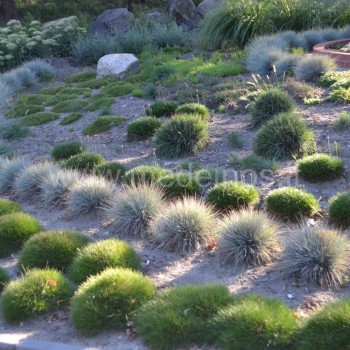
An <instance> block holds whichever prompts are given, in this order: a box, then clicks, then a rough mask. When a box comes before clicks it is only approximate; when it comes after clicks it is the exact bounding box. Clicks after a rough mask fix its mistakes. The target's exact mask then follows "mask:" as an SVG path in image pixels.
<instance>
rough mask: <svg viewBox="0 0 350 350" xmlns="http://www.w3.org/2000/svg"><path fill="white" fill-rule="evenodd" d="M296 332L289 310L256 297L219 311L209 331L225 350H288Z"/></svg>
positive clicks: (272, 300) (238, 301) (241, 299)
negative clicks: (214, 334)
mask: <svg viewBox="0 0 350 350" xmlns="http://www.w3.org/2000/svg"><path fill="white" fill-rule="evenodd" d="M298 330H299V327H298V320H297V317H296V315H295V313H294V312H293V310H291V309H290V308H289V307H288V306H287V305H285V304H284V303H282V302H281V301H279V300H276V299H270V298H267V297H263V296H258V295H245V296H238V297H236V300H235V301H234V303H233V304H232V305H230V306H228V307H227V308H224V309H222V310H221V311H219V313H218V315H217V316H216V317H215V318H214V320H213V321H212V328H211V331H212V332H214V333H216V334H217V335H216V338H217V339H218V343H219V344H220V345H221V346H222V348H223V349H225V350H233V349H259V350H269V349H274V350H286V349H291V345H292V343H293V341H294V338H295V335H296V333H297V331H298Z"/></svg>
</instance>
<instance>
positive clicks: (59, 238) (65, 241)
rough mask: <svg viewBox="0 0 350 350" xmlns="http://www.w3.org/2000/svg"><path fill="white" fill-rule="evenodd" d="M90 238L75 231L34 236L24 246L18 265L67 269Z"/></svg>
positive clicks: (52, 232) (30, 267) (20, 266)
mask: <svg viewBox="0 0 350 350" xmlns="http://www.w3.org/2000/svg"><path fill="white" fill-rule="evenodd" d="M89 241H90V240H89V238H88V237H86V236H84V235H83V234H81V233H78V232H74V231H49V232H41V233H38V234H35V235H34V236H32V237H31V238H30V239H29V240H28V241H27V242H26V243H25V244H24V246H23V249H22V251H21V253H20V256H19V259H18V267H19V268H20V269H22V270H23V271H27V270H28V269H33V268H39V269H45V268H52V269H56V270H60V271H63V272H64V271H65V270H66V269H67V267H68V266H69V265H70V264H71V262H72V261H73V259H74V258H75V256H76V255H77V254H78V251H79V250H80V249H82V248H83V247H84V246H86V245H87V244H88V243H89Z"/></svg>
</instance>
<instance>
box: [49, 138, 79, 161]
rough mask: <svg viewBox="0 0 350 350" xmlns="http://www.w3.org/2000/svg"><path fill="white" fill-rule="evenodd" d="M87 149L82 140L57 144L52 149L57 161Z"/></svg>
mask: <svg viewBox="0 0 350 350" xmlns="http://www.w3.org/2000/svg"><path fill="white" fill-rule="evenodd" d="M85 150H86V147H85V146H84V145H83V144H82V143H81V141H68V142H64V143H61V144H59V145H57V146H55V147H54V148H53V149H52V151H51V157H52V159H53V160H55V161H60V160H64V159H69V158H70V157H72V156H75V155H77V154H80V153H83V152H84V151H85Z"/></svg>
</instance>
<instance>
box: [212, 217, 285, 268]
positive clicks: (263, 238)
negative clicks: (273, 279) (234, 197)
mask: <svg viewBox="0 0 350 350" xmlns="http://www.w3.org/2000/svg"><path fill="white" fill-rule="evenodd" d="M278 233H279V232H278V226H277V224H276V222H275V221H274V220H273V219H271V218H270V217H269V216H268V215H266V214H265V213H263V212H254V211H250V210H243V211H241V212H231V213H230V214H228V215H227V216H226V217H225V218H224V219H223V221H222V223H221V226H220V228H219V230H218V235H219V237H220V238H219V241H218V250H219V254H220V257H221V258H222V260H223V261H224V262H225V263H226V264H229V265H234V266H238V265H243V266H244V267H249V266H259V265H263V264H267V263H270V262H271V261H272V260H273V258H274V257H275V255H276V253H277V252H278V251H279V245H278V242H277V235H278Z"/></svg>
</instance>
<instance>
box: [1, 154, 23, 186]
mask: <svg viewBox="0 0 350 350" xmlns="http://www.w3.org/2000/svg"><path fill="white" fill-rule="evenodd" d="M28 167H29V162H28V161H26V160H24V159H21V158H13V159H7V158H5V159H3V160H2V164H1V166H0V190H1V191H2V192H7V191H10V190H12V188H13V185H14V183H15V180H16V178H17V177H18V175H20V173H21V172H22V171H23V170H25V169H26V168H28Z"/></svg>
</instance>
